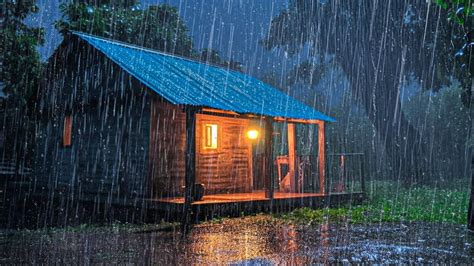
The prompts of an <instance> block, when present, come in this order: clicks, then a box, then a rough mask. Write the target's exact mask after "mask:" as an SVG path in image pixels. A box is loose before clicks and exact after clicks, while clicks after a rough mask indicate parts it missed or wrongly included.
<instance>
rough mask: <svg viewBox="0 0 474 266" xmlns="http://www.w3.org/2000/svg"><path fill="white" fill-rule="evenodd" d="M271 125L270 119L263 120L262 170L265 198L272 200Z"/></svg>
mask: <svg viewBox="0 0 474 266" xmlns="http://www.w3.org/2000/svg"><path fill="white" fill-rule="evenodd" d="M272 151H273V124H272V118H270V117H267V118H265V156H264V159H263V161H264V167H265V168H264V169H265V177H264V184H265V198H267V199H273V186H274V180H273V171H272V170H273V156H272V155H273V152H272Z"/></svg>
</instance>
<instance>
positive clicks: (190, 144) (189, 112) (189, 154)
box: [181, 106, 199, 234]
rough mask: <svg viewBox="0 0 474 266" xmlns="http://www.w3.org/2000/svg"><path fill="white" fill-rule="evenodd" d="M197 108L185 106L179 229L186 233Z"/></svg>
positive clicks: (192, 190)
mask: <svg viewBox="0 0 474 266" xmlns="http://www.w3.org/2000/svg"><path fill="white" fill-rule="evenodd" d="M198 110H199V109H198V108H196V107H192V106H186V107H185V113H186V153H185V169H186V170H185V190H184V208H183V215H182V220H181V229H182V231H183V233H185V234H186V233H187V232H188V229H189V226H190V224H191V212H192V208H191V205H192V203H193V201H194V193H195V189H194V186H195V184H196V113H197V112H198Z"/></svg>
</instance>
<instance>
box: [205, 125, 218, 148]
mask: <svg viewBox="0 0 474 266" xmlns="http://www.w3.org/2000/svg"><path fill="white" fill-rule="evenodd" d="M203 129H204V130H203V135H204V138H203V144H204V145H203V146H204V149H211V150H215V149H217V125H215V124H204V128H203Z"/></svg>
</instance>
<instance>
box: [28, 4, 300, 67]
mask: <svg viewBox="0 0 474 266" xmlns="http://www.w3.org/2000/svg"><path fill="white" fill-rule="evenodd" d="M287 2H288V0H143V1H142V7H146V6H147V5H152V4H160V3H168V4H170V5H172V6H175V7H177V8H178V10H179V13H180V16H181V17H182V18H183V19H184V20H185V22H186V24H187V26H188V29H189V33H190V35H191V36H192V38H193V41H194V45H195V47H196V48H197V49H201V48H205V47H211V48H213V49H216V50H218V51H219V52H220V54H221V56H222V57H224V58H227V59H228V58H230V57H232V59H234V60H237V61H240V62H242V63H243V64H244V66H245V69H246V70H247V72H248V73H249V74H252V75H255V76H261V75H262V74H263V73H268V72H270V71H272V70H271V69H272V68H273V71H275V72H276V73H279V72H280V71H282V69H283V70H284V69H287V68H288V67H289V66H291V65H293V63H294V62H297V61H298V58H297V56H296V57H294V58H285V55H284V54H281V52H280V51H279V50H277V51H266V50H264V49H263V47H262V46H261V45H260V44H259V41H260V40H261V39H262V38H264V36H265V35H266V34H267V32H268V28H269V24H270V21H271V18H272V17H274V16H276V15H277V14H278V13H279V12H280V10H281V9H282V8H285V7H286V6H287ZM59 3H60V1H59V0H38V2H37V4H38V6H39V7H40V11H39V13H38V14H36V15H35V16H33V17H30V18H28V23H30V25H41V26H43V27H45V29H46V40H47V41H46V45H45V46H44V47H41V48H40V52H41V55H42V57H43V59H46V58H47V57H48V56H49V55H50V54H51V53H52V52H53V51H54V49H55V48H56V46H57V45H58V44H59V43H60V42H61V36H60V35H59V33H58V32H57V31H56V30H55V29H54V26H53V25H52V24H53V23H54V21H55V20H57V19H58V18H59V17H60V15H61V14H60V11H59ZM282 58H285V59H287V60H282Z"/></svg>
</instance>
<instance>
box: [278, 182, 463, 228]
mask: <svg viewBox="0 0 474 266" xmlns="http://www.w3.org/2000/svg"><path fill="white" fill-rule="evenodd" d="M468 190H469V186H465V187H464V188H463V190H460V189H439V188H437V187H436V186H434V187H413V188H403V187H401V186H398V185H397V184H396V183H390V182H374V183H372V184H371V186H370V190H369V192H368V196H369V199H368V200H367V202H366V203H365V204H363V205H358V206H348V207H343V208H330V209H328V208H326V209H319V210H313V209H310V208H301V209H297V210H295V211H293V212H290V213H287V214H283V215H280V216H279V218H282V219H283V220H285V221H287V222H296V223H304V224H308V223H309V224H311V223H322V222H324V221H329V222H350V223H378V222H400V221H409V222H415V221H423V222H443V223H453V224H465V223H466V222H467V208H468V200H469V199H468V195H469V193H468Z"/></svg>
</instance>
